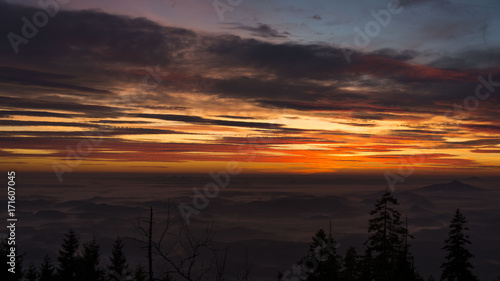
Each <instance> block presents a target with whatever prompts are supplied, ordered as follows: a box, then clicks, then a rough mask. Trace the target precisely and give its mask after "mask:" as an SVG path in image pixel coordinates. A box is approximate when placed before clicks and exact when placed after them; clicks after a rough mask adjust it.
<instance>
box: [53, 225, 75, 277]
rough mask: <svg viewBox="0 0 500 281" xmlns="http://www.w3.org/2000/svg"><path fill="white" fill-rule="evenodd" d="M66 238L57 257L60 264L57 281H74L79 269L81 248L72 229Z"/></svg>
mask: <svg viewBox="0 0 500 281" xmlns="http://www.w3.org/2000/svg"><path fill="white" fill-rule="evenodd" d="M64 236H65V239H64V240H63V243H62V245H61V249H60V250H59V256H58V257H57V261H58V262H59V266H58V268H57V279H58V280H60V281H67V280H74V277H75V276H76V271H77V267H78V247H79V246H80V242H79V241H78V238H77V237H76V233H75V231H74V230H72V229H70V230H69V232H68V233H67V234H65V235H64Z"/></svg>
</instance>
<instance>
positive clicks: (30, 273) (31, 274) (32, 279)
mask: <svg viewBox="0 0 500 281" xmlns="http://www.w3.org/2000/svg"><path fill="white" fill-rule="evenodd" d="M25 277H26V279H27V280H28V281H36V280H37V279H38V272H37V270H36V267H35V265H34V264H30V265H29V266H28V269H27V270H26V273H25Z"/></svg>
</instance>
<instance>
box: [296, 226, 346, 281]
mask: <svg viewBox="0 0 500 281" xmlns="http://www.w3.org/2000/svg"><path fill="white" fill-rule="evenodd" d="M336 248H337V243H336V242H335V240H334V239H333V236H332V235H331V234H329V235H327V234H326V232H325V231H324V230H323V229H320V230H319V231H318V232H317V233H316V234H315V235H314V237H313V242H312V243H311V244H310V246H309V254H308V255H307V256H306V257H304V258H302V259H301V260H300V261H299V262H298V264H299V265H302V267H303V268H304V269H305V271H306V272H307V273H306V276H307V278H306V280H308V281H327V280H337V279H338V278H339V276H340V269H341V262H340V257H339V256H338V254H337V251H336V250H337V249H336Z"/></svg>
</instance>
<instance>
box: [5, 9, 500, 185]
mask: <svg viewBox="0 0 500 281" xmlns="http://www.w3.org/2000/svg"><path fill="white" fill-rule="evenodd" d="M54 1H55V0H53V1H43V0H42V1H40V3H46V4H47V3H48V4H47V5H46V7H45V9H46V11H44V9H42V7H41V6H40V4H39V3H38V1H0V31H1V32H0V33H1V34H3V35H2V36H3V37H2V38H3V39H2V40H1V41H0V84H1V87H0V127H1V128H0V130H1V134H0V166H2V168H4V169H8V170H12V169H17V170H20V171H44V172H52V171H54V172H56V173H69V172H74V171H77V172H110V171H113V172H161V173H198V172H202V173H206V172H210V171H217V170H223V169H226V167H227V163H231V162H236V163H237V165H240V166H241V167H242V168H243V169H244V170H245V172H247V173H301V174H302V173H354V174H357V173H365V174H366V173H381V172H384V171H387V170H391V171H398V169H399V171H401V168H404V167H408V166H411V168H412V169H414V170H416V171H419V172H420V173H424V174H425V173H429V174H430V173H441V174H443V173H444V174H446V173H449V174H461V175H463V174H470V175H498V172H499V168H500V158H499V157H498V153H500V125H499V123H498V121H499V120H500V109H499V107H498V102H499V97H498V95H499V93H500V88H499V86H500V67H499V66H500V56H499V52H500V51H499V48H498V47H499V46H500V37H499V36H498V34H500V13H499V11H500V4H499V3H498V2H497V1H486V0H482V1H475V2H473V3H471V2H466V1H440V0H435V1H434V0H421V1H417V0H413V1H410V0H405V1H401V2H398V1H389V2H387V1H347V0H346V1H281V0H274V1H255V0H254V1H249V0H220V1H208V0H204V1H201V0H200V1H195V0H186V1H175V0H165V1H159V0H147V1H132V0H130V1H128V0H123V1H79V0H60V1H59V2H54ZM50 3H51V4H52V5H49V4H50ZM54 3H57V5H54ZM56 7H57V8H56ZM47 13H48V14H49V15H48V14H47ZM35 24H36V25H35ZM497 81H498V82H497Z"/></svg>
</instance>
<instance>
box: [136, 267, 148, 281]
mask: <svg viewBox="0 0 500 281" xmlns="http://www.w3.org/2000/svg"><path fill="white" fill-rule="evenodd" d="M146 278H148V276H147V274H146V270H145V269H144V267H143V266H142V265H138V266H137V267H136V268H135V272H134V281H146Z"/></svg>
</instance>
